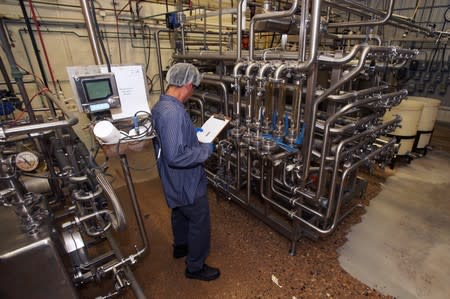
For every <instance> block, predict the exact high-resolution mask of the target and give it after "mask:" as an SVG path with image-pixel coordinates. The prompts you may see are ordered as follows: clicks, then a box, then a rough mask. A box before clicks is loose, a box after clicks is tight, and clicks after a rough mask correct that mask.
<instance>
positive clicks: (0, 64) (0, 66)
mask: <svg viewBox="0 0 450 299" xmlns="http://www.w3.org/2000/svg"><path fill="white" fill-rule="evenodd" d="M0 71H1V72H2V76H3V79H5V83H6V86H7V87H8V90H9V92H10V93H11V94H14V87H13V86H12V84H11V80H9V75H8V72H7V71H6V68H5V64H4V63H3V60H2V58H1V57H0Z"/></svg>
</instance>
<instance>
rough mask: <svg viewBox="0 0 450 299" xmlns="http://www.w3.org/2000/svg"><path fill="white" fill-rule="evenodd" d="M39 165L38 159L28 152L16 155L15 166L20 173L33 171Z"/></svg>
mask: <svg viewBox="0 0 450 299" xmlns="http://www.w3.org/2000/svg"><path fill="white" fill-rule="evenodd" d="M38 165H39V157H38V156H37V155H36V154H35V153H33V152H30V151H24V152H20V153H18V154H17V155H16V166H17V167H18V168H19V169H20V170H22V171H33V170H35V169H36V168H37V167H38Z"/></svg>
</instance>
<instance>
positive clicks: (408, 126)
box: [383, 100, 423, 155]
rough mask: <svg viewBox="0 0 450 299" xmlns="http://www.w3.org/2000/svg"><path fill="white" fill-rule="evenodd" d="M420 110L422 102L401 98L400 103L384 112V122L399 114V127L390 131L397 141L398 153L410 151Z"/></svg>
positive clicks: (420, 113) (405, 153)
mask: <svg viewBox="0 0 450 299" xmlns="http://www.w3.org/2000/svg"><path fill="white" fill-rule="evenodd" d="M422 110H423V103H421V102H416V101H410V100H403V101H402V102H401V103H400V105H398V106H395V107H393V108H392V109H391V110H390V111H387V112H386V113H385V114H384V117H383V121H385V122H386V121H390V120H392V119H394V118H395V116H396V115H400V116H401V118H402V122H401V123H400V125H401V127H399V128H397V129H396V130H395V131H394V132H393V133H392V135H393V136H395V137H397V143H399V149H398V153H397V154H398V155H407V154H409V153H410V152H411V151H412V149H413V146H414V141H415V139H416V135H417V127H418V125H419V120H420V117H421V115H422Z"/></svg>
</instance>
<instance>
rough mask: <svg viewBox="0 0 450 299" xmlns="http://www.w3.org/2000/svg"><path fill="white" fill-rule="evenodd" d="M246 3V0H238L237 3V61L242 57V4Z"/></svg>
mask: <svg viewBox="0 0 450 299" xmlns="http://www.w3.org/2000/svg"><path fill="white" fill-rule="evenodd" d="M244 4H245V5H247V0H240V1H239V4H238V15H237V23H238V24H237V61H240V60H241V57H242V10H243V5H244Z"/></svg>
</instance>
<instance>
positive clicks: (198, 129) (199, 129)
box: [195, 128, 203, 133]
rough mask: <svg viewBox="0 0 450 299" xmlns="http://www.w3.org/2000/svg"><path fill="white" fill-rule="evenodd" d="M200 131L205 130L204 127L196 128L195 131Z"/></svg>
mask: <svg viewBox="0 0 450 299" xmlns="http://www.w3.org/2000/svg"><path fill="white" fill-rule="evenodd" d="M198 132H203V129H202V128H195V133H198Z"/></svg>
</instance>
